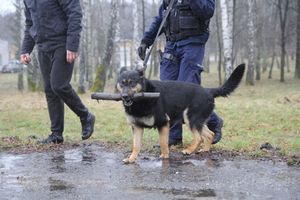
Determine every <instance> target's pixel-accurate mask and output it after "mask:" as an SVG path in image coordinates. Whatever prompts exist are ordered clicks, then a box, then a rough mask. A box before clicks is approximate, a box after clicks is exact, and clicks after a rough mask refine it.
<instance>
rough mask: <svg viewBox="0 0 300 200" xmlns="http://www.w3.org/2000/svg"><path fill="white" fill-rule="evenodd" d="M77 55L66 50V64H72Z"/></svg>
mask: <svg viewBox="0 0 300 200" xmlns="http://www.w3.org/2000/svg"><path fill="white" fill-rule="evenodd" d="M77 57H78V56H77V53H76V52H73V51H70V50H67V62H68V63H70V64H71V63H73V62H74V61H75V60H76V58H77Z"/></svg>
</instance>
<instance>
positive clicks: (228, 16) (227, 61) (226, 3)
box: [220, 0, 233, 80]
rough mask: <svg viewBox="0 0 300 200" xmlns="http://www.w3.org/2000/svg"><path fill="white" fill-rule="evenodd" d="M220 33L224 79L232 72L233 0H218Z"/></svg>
mask: <svg viewBox="0 0 300 200" xmlns="http://www.w3.org/2000/svg"><path fill="white" fill-rule="evenodd" d="M220 7H221V18H222V33H223V45H224V65H225V79H226V80H227V79H228V78H229V76H230V74H231V73H232V72H233V66H232V50H233V44H232V42H233V41H232V36H233V33H232V30H233V0H220Z"/></svg>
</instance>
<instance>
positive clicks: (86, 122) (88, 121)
mask: <svg viewBox="0 0 300 200" xmlns="http://www.w3.org/2000/svg"><path fill="white" fill-rule="evenodd" d="M80 121H81V127H82V132H81V138H82V140H86V139H88V138H89V137H91V135H92V134H93V132H94V124H95V116H94V115H93V114H92V113H89V114H88V116H87V117H86V118H84V119H80Z"/></svg>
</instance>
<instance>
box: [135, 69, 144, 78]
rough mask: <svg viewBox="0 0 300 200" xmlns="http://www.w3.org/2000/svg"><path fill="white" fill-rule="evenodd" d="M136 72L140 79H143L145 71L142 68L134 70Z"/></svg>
mask: <svg viewBox="0 0 300 200" xmlns="http://www.w3.org/2000/svg"><path fill="white" fill-rule="evenodd" d="M136 71H137V72H138V73H139V75H140V77H144V75H145V71H144V69H143V68H136Z"/></svg>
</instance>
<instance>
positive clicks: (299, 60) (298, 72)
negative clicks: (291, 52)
mask: <svg viewBox="0 0 300 200" xmlns="http://www.w3.org/2000/svg"><path fill="white" fill-rule="evenodd" d="M295 68H296V69H295V78H296V79H300V1H297V48H296V67H295Z"/></svg>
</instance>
